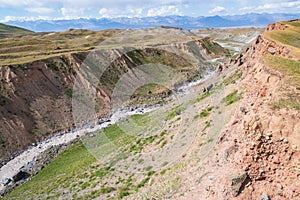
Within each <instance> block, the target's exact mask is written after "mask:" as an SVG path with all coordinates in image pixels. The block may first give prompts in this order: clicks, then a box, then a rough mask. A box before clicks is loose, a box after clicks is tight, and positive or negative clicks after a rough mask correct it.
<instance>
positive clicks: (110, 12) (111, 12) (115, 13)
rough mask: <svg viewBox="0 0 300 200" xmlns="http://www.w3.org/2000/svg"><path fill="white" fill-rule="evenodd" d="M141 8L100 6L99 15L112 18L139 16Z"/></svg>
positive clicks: (141, 11)
mask: <svg viewBox="0 0 300 200" xmlns="http://www.w3.org/2000/svg"><path fill="white" fill-rule="evenodd" d="M142 13H143V8H132V7H127V8H123V9H119V8H110V9H108V8H101V9H100V10H99V14H100V17H104V18H114V17H141V16H142Z"/></svg>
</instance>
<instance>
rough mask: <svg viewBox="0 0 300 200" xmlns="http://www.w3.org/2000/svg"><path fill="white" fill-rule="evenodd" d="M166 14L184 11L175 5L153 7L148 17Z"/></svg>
mask: <svg viewBox="0 0 300 200" xmlns="http://www.w3.org/2000/svg"><path fill="white" fill-rule="evenodd" d="M166 15H182V13H181V12H180V9H179V7H177V6H174V5H169V6H162V7H158V8H151V9H149V10H148V12H147V16H148V17H152V16H166Z"/></svg>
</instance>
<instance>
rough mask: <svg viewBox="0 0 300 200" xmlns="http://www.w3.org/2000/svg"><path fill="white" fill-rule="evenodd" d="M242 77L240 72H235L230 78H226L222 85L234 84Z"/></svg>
mask: <svg viewBox="0 0 300 200" xmlns="http://www.w3.org/2000/svg"><path fill="white" fill-rule="evenodd" d="M242 76H243V72H242V70H237V71H236V72H235V73H234V74H232V75H231V76H229V77H227V78H226V79H225V80H224V81H223V83H224V85H225V86H227V85H229V84H234V83H235V82H236V81H237V80H239V79H240V78H241V77H242Z"/></svg>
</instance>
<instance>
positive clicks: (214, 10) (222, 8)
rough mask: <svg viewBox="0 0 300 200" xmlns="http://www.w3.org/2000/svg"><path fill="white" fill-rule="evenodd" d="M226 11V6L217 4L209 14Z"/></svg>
mask: <svg viewBox="0 0 300 200" xmlns="http://www.w3.org/2000/svg"><path fill="white" fill-rule="evenodd" d="M224 11H225V8H224V7H222V6H217V7H215V8H214V9H212V10H210V11H208V13H209V14H217V13H221V12H224Z"/></svg>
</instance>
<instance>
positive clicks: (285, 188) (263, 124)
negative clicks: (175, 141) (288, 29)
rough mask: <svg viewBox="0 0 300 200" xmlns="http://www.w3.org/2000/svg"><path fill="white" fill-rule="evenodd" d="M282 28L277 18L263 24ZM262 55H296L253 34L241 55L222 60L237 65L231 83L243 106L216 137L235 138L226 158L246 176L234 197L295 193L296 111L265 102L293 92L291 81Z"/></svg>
mask: <svg viewBox="0 0 300 200" xmlns="http://www.w3.org/2000/svg"><path fill="white" fill-rule="evenodd" d="M284 29H285V26H283V25H282V24H280V23H278V24H273V25H269V26H268V28H267V31H272V30H284ZM268 54H270V55H276V56H279V57H283V58H288V59H292V60H299V58H298V57H296V56H294V55H292V54H291V50H290V49H289V47H287V46H284V45H282V44H280V43H278V42H276V41H272V40H270V39H268V38H266V37H263V36H259V37H258V38H257V39H256V40H255V41H254V42H253V44H252V45H251V47H249V48H248V49H247V50H246V51H245V53H244V54H243V55H242V56H239V57H237V58H236V59H233V60H231V62H230V63H229V64H228V65H233V67H237V68H240V69H242V70H243V77H242V81H240V82H239V83H238V85H237V86H236V87H237V88H238V89H239V90H241V91H244V94H243V101H242V102H241V103H240V106H242V107H243V108H244V110H245V111H246V112H241V111H237V113H236V115H235V116H234V117H233V119H232V120H233V121H234V122H235V123H233V124H232V125H230V127H228V129H227V128H226V129H227V131H226V133H225V135H226V136H223V137H221V138H222V140H221V142H220V144H222V143H223V140H224V138H226V139H225V140H235V141H236V143H235V144H236V145H237V146H238V150H237V151H236V152H235V153H233V154H232V155H231V156H230V158H231V159H232V160H231V161H230V162H232V163H234V165H235V166H237V168H238V169H239V170H241V171H244V172H245V173H247V174H248V175H249V178H250V184H248V185H247V187H245V189H244V191H243V192H242V193H241V194H240V195H239V196H238V197H237V199H261V198H262V196H264V197H268V199H269V198H270V199H273V198H274V199H276V198H280V199H297V198H299V197H300V190H299V188H300V184H299V183H300V172H299V168H298V167H297V166H299V165H300V159H299V158H300V149H299V147H300V137H299V130H300V129H299V127H300V123H299V120H298V119H299V118H300V113H299V111H298V110H295V109H291V108H281V109H274V108H272V106H271V105H272V102H273V101H274V99H276V98H277V97H279V96H280V97H284V96H285V95H286V93H285V92H284V91H288V90H291V91H294V86H293V85H290V84H287V82H286V81H287V79H286V78H285V75H284V74H282V73H280V72H279V71H276V70H274V69H272V68H270V67H269V66H268V65H267V64H266V63H265V62H264V60H263V56H265V55H268ZM283 86H284V87H285V88H284V90H283V89H282V87H283ZM296 92H297V91H296ZM237 133H239V134H237ZM221 146H222V145H221ZM233 193H234V194H236V191H235V190H234V191H233ZM264 199H266V198H264Z"/></svg>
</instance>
